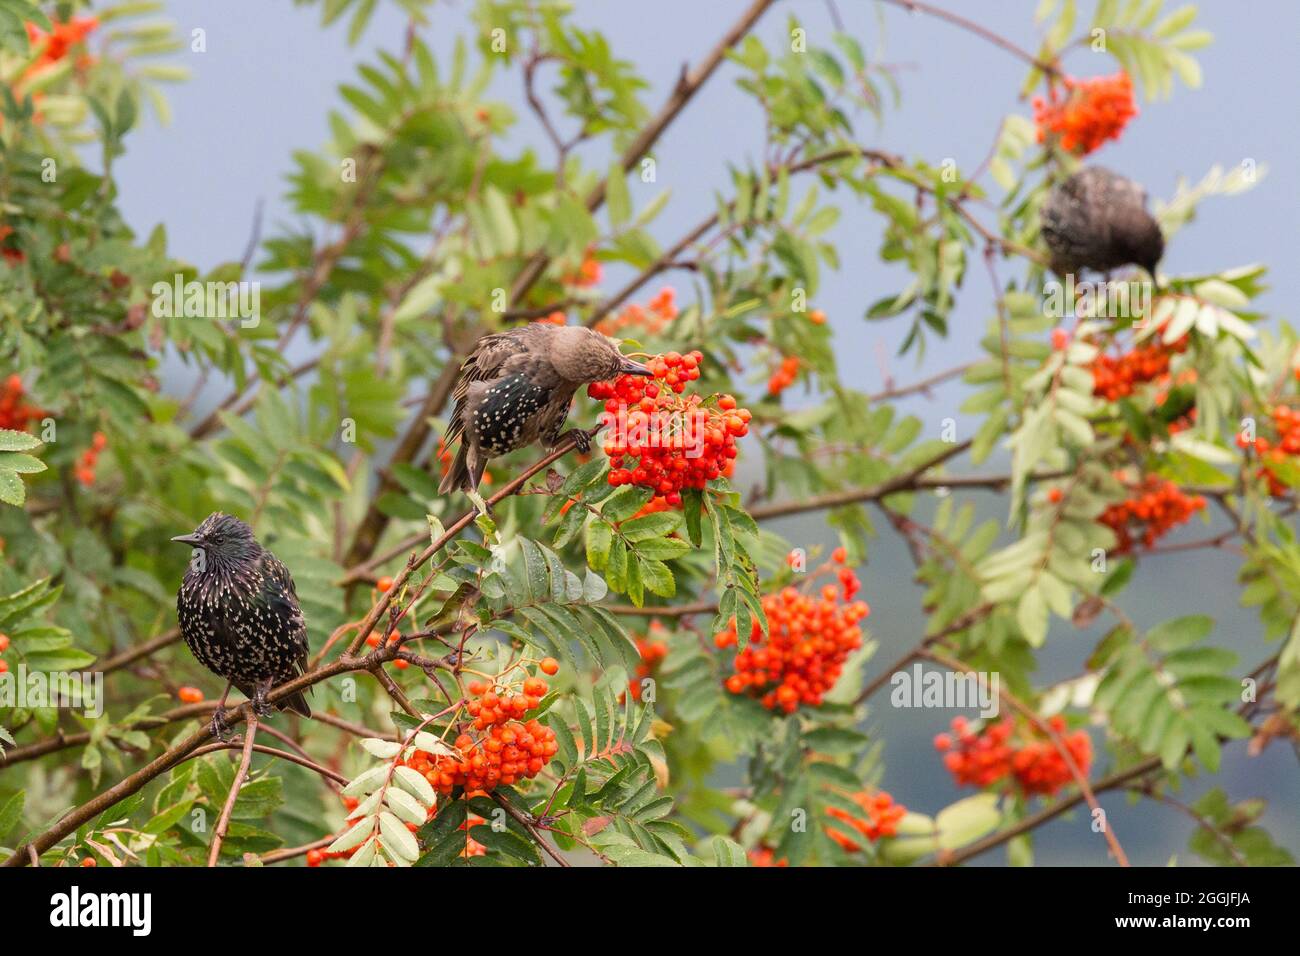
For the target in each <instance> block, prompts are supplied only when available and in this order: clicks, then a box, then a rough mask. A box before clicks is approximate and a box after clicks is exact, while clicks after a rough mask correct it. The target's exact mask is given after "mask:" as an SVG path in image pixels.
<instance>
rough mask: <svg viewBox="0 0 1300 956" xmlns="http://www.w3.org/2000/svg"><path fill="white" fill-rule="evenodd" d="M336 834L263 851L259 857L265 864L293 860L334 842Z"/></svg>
mask: <svg viewBox="0 0 1300 956" xmlns="http://www.w3.org/2000/svg"><path fill="white" fill-rule="evenodd" d="M334 839H335V837H334V834H332V833H331V834H330V835H329V836H325V837H321V838H320V839H319V840H313V841H312V842H311V843H305V844H303V845H302V846H291V847H285V848H284V849H282V850H272V851H271V852H269V853H263V854H262V855H261V856H259V857H258V858H257V859H258V860H259V861H260V862H261V863H262V864H263V865H266V864H269V863H281V862H283V861H285V860H292V859H294V858H295V857H300V856H306V855H307V854H308V853H310V852H311V851H312V850H323V849H325V847H327V846H329V845H330V844H331V843H333V842H334Z"/></svg>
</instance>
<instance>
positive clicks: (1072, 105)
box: [1033, 70, 1138, 156]
mask: <svg viewBox="0 0 1300 956" xmlns="http://www.w3.org/2000/svg"><path fill="white" fill-rule="evenodd" d="M1064 86H1065V92H1064V94H1063V95H1062V94H1061V93H1060V92H1059V91H1058V90H1057V89H1056V87H1055V86H1053V87H1052V90H1051V92H1050V94H1049V96H1048V98H1047V99H1044V98H1043V97H1041V96H1036V97H1034V100H1033V106H1034V122H1035V123H1036V124H1037V126H1038V141H1039V142H1040V143H1042V142H1044V141H1046V139H1047V137H1048V136H1049V135H1052V136H1054V137H1056V138H1057V139H1058V142H1059V143H1060V146H1061V148H1062V149H1064V150H1065V151H1067V152H1071V153H1076V154H1078V155H1080V156H1086V155H1088V154H1089V153H1091V152H1093V151H1095V150H1097V149H1099V148H1100V147H1101V146H1102V145H1104V144H1105V142H1106V141H1107V140H1110V139H1114V140H1117V139H1119V136H1120V133H1122V132H1123V131H1124V127H1125V126H1127V125H1128V121H1129V120H1131V119H1132V118H1133V117H1135V116H1137V112H1138V111H1137V104H1136V103H1135V102H1134V100H1133V79H1132V78H1131V77H1130V76H1129V75H1128V73H1126V72H1124V71H1123V70H1121V71H1120V72H1119V73H1116V74H1115V75H1113V76H1097V77H1093V78H1091V79H1085V80H1081V79H1077V78H1075V77H1072V76H1067V77H1066V78H1065V81H1064Z"/></svg>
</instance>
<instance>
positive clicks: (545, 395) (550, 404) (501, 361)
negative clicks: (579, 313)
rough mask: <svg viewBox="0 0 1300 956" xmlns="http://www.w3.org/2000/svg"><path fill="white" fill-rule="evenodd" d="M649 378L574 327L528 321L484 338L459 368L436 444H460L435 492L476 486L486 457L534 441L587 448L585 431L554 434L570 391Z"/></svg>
mask: <svg viewBox="0 0 1300 956" xmlns="http://www.w3.org/2000/svg"><path fill="white" fill-rule="evenodd" d="M649 374H650V370H649V369H647V368H646V367H645V366H644V365H642V364H641V363H639V362H633V361H632V360H631V359H628V358H624V357H623V355H622V354H620V352H619V350H618V342H616V341H615V340H613V339H611V338H608V337H607V336H604V335H602V334H601V333H599V332H596V331H594V330H592V329H588V328H584V327H582V326H567V325H565V326H556V325H551V324H549V323H536V322H535V323H532V324H530V325H525V326H521V327H520V328H517V329H510V330H509V331H507V332H497V333H495V334H493V335H485V336H484V337H483V338H481V339H479V341H478V344H476V345H475V346H474V351H473V352H472V353H471V354H470V356H469V358H467V359H466V360H465V364H463V365H462V366H461V367H460V378H459V379H458V380H457V382H456V389H455V391H454V392H453V393H452V397H453V398H454V399H455V400H456V405H455V408H453V409H452V413H451V422H450V424H449V425H448V426H447V434H446V435H445V436H444V437H443V447H444V448H450V447H451V444H452V442H454V441H456V440H457V439H460V450H459V451H457V453H456V459H455V461H454V462H453V463H452V466H451V468H450V470H448V472H447V474H446V475H445V476H443V479H442V484H441V486H440V487H439V489H438V490H439V491H441V492H442V493H443V494H446V493H447V492H449V491H455V490H457V489H466V490H475V489H477V488H478V483H479V480H480V479H481V478H482V477H483V469H484V468H485V467H486V466H487V462H488V459H489V458H495V457H496V456H497V455H504V454H506V453H507V452H511V451H514V450H515V449H516V448H523V447H524V446H525V445H528V444H530V443H532V442H534V441H538V440H540V441H541V442H542V444H544V445H545V446H546V447H547V448H554V447H555V446H556V445H558V444H559V443H560V440H561V438H564V437H567V436H571V437H572V438H573V439H574V443H575V444H576V445H577V447H578V450H579V451H582V452H586V451H589V450H590V448H591V438H590V437H589V436H588V434H587V433H586V432H585V431H583V430H581V429H576V428H575V429H573V430H572V431H570V432H568V433H567V436H566V435H562V434H561V431H560V430H561V429H562V428H563V427H564V421H565V419H566V418H568V416H569V405H570V404H571V403H572V401H573V393H574V392H575V391H577V389H578V387H579V386H580V385H585V384H588V383H590V382H602V381H605V380H607V379H611V378H615V377H617V376H618V375H649Z"/></svg>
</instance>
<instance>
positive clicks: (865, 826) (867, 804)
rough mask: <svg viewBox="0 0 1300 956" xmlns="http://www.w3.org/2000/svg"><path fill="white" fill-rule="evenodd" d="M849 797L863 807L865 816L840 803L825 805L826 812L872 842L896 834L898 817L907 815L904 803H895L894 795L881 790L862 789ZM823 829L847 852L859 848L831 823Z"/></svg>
mask: <svg viewBox="0 0 1300 956" xmlns="http://www.w3.org/2000/svg"><path fill="white" fill-rule="evenodd" d="M852 800H853V802H854V803H856V804H857V805H858V806H859V807H861V808H862V812H863V813H864V814H866V815H865V816H858V815H857V814H854V813H850V812H849V811H848V810H842V809H840V808H839V807H827V808H826V815H827V816H829V817H834V818H835V819H836V820H840V821H842V822H844V823H847V824H848V825H849V826H851V827H852V828H853V829H854V830H857V831H858V832H859V833H861V834H862V835H863V836H864V837H866V838H867V839H868V840H870V841H871V842H872V843H875V842H876V841H877V840H879V839H880V838H881V837H892V836H896V835H897V834H898V824H899V821H901V820H902V819H903V817H905V816H907V807H905V806H903V805H902V804H901V803H895V802H894V798H893V797H891V796H890V795H889V794H887V793H885V791H883V790H879V791H876V792H875V793H872V792H871V791H870V790H863V791H861V792H860V793H855V794H853V796H852ZM825 830H826V835H827V836H828V837H830V838H831V839H832V840H834V841H835V842H836V843H838V844H839V845H840V847H841V849H843V850H845V851H847V852H849V853H857V852H859V851H860V850H861V849H862V847H860V846H859V845H858V844H857V843H856V842H855V841H854V840H852V839H850V838H849V837H848V836H846V835H845V834H844V833H841V832H840V831H839V830H837V829H835V828H834V827H831V826H827V827H825Z"/></svg>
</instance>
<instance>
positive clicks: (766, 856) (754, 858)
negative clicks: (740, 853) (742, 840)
mask: <svg viewBox="0 0 1300 956" xmlns="http://www.w3.org/2000/svg"><path fill="white" fill-rule="evenodd" d="M745 855H746V856H747V857H749V865H750V866H755V867H769V866H772V867H781V866H789V865H790V861H789V860H787V859H786V858H785V857H781V859H779V860H778V859H777V858H776V854H775V853H774V852H773V851H772V848H771V847H770V846H756V847H754V849H752V850H750V851H749V852H748V853H746V854H745Z"/></svg>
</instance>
